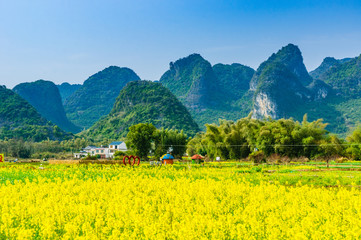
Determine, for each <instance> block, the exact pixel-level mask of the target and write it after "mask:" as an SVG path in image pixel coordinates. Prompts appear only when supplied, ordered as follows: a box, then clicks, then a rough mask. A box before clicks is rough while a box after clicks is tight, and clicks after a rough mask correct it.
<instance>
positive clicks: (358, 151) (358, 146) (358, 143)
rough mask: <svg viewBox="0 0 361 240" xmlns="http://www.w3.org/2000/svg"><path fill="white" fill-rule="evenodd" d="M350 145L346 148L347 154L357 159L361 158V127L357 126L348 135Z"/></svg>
mask: <svg viewBox="0 0 361 240" xmlns="http://www.w3.org/2000/svg"><path fill="white" fill-rule="evenodd" d="M347 141H348V142H349V144H350V145H349V146H348V147H347V149H346V152H347V155H348V156H349V157H351V158H352V159H355V160H361V127H360V126H359V127H358V128H356V129H355V130H354V131H353V132H352V134H351V135H349V136H348V137H347Z"/></svg>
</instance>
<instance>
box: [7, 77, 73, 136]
mask: <svg viewBox="0 0 361 240" xmlns="http://www.w3.org/2000/svg"><path fill="white" fill-rule="evenodd" d="M13 90H14V91H15V92H16V93H17V94H19V95H20V96H21V97H22V98H24V99H25V100H26V101H28V102H29V103H30V104H31V105H32V106H33V107H35V109H36V110H37V111H38V112H39V113H40V114H41V115H42V116H43V117H44V118H46V119H47V120H49V121H51V122H53V123H55V124H56V125H58V126H59V127H61V128H62V129H64V130H65V131H68V132H73V133H77V132H79V131H80V128H79V127H77V126H75V125H74V124H72V123H71V122H70V121H69V120H68V119H67V117H66V116H65V111H64V107H63V104H62V101H61V97H60V94H59V90H58V88H57V87H56V85H55V84H54V83H53V82H50V81H44V80H38V81H36V82H31V83H21V84H18V85H17V86H15V87H14V89H13Z"/></svg>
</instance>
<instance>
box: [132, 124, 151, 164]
mask: <svg viewBox="0 0 361 240" xmlns="http://www.w3.org/2000/svg"><path fill="white" fill-rule="evenodd" d="M155 132H156V128H155V127H154V125H153V124H151V123H139V124H137V125H133V126H131V127H130V128H129V132H128V134H127V142H126V144H127V146H128V147H129V148H131V149H132V150H133V151H134V153H135V154H136V155H137V156H139V157H140V158H141V159H148V154H149V152H150V150H151V149H152V142H153V141H154V134H155Z"/></svg>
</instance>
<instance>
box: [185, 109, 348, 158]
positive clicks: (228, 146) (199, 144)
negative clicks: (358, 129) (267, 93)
mask: <svg viewBox="0 0 361 240" xmlns="http://www.w3.org/2000/svg"><path fill="white" fill-rule="evenodd" d="M251 117H252V115H251V114H250V115H249V116H248V117H247V118H242V119H240V120H238V121H237V122H232V121H225V120H221V121H220V123H219V125H215V124H211V125H207V131H206V132H205V133H204V134H202V135H197V136H196V137H195V138H193V139H192V140H190V141H189V143H188V149H187V151H188V154H194V153H200V152H201V151H203V152H206V153H207V155H208V156H209V157H210V158H211V159H215V157H217V156H219V157H221V158H222V159H241V158H246V157H247V156H249V155H250V153H251V152H252V151H254V149H256V148H257V149H258V150H259V151H258V152H262V154H264V155H265V156H270V155H272V154H278V155H279V156H287V157H290V158H294V157H307V158H313V157H316V156H324V157H326V156H331V155H340V156H342V155H343V154H344V148H343V145H342V140H340V139H339V138H337V137H336V136H335V135H328V133H327V131H326V130H325V127H326V125H327V124H324V123H323V122H322V120H321V119H319V120H317V121H313V122H308V121H307V116H306V115H305V116H304V120H303V122H302V123H300V122H298V121H294V120H292V119H279V120H273V119H271V118H269V119H266V120H264V121H261V120H257V119H252V118H251ZM252 154H253V155H254V154H256V153H252Z"/></svg>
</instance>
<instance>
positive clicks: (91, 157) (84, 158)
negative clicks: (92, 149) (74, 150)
mask: <svg viewBox="0 0 361 240" xmlns="http://www.w3.org/2000/svg"><path fill="white" fill-rule="evenodd" d="M98 158H99V155H95V156H90V154H88V155H87V156H85V157H83V158H82V159H83V160H97V159H98Z"/></svg>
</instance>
